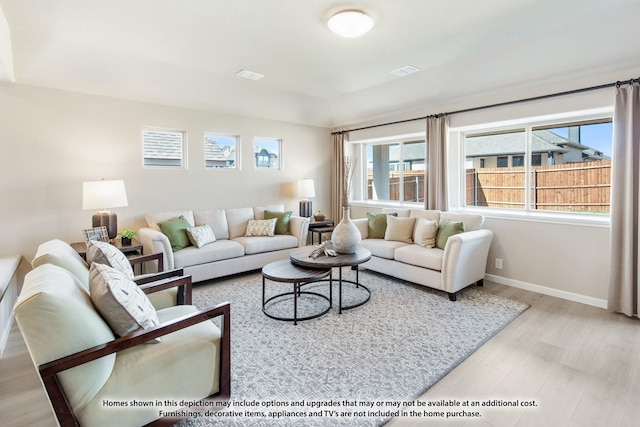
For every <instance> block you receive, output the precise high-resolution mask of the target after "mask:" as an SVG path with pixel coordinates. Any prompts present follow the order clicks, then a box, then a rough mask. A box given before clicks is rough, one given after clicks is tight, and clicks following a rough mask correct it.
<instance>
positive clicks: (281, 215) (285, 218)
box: [264, 210, 293, 234]
mask: <svg viewBox="0 0 640 427" xmlns="http://www.w3.org/2000/svg"><path fill="white" fill-rule="evenodd" d="M292 213H293V212H292V211H287V212H274V211H269V210H265V211H264V219H273V218H276V219H277V220H278V221H276V234H289V219H291V214H292Z"/></svg>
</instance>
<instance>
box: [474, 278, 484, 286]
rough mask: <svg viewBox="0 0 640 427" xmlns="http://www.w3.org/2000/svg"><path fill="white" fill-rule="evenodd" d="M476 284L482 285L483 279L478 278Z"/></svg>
mask: <svg viewBox="0 0 640 427" xmlns="http://www.w3.org/2000/svg"><path fill="white" fill-rule="evenodd" d="M476 285H478V286H484V279H480V280H478V281H477V282H476Z"/></svg>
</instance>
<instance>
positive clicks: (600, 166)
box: [466, 160, 611, 213]
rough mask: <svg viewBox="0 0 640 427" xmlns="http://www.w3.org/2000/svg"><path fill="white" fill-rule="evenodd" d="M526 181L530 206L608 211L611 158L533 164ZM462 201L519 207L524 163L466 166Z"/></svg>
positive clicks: (470, 204)
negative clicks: (555, 163)
mask: <svg viewBox="0 0 640 427" xmlns="http://www.w3.org/2000/svg"><path fill="white" fill-rule="evenodd" d="M529 185H530V188H531V193H530V194H531V201H530V203H531V207H532V208H533V209H538V210H554V211H571V212H600V213H602V212H609V200H610V190H611V161H610V160H606V161H599V162H584V163H566V164H561V165H550V166H534V167H532V170H531V177H530V182H529ZM466 202H467V203H466V204H467V206H489V207H499V208H515V209H523V208H524V206H525V171H524V167H514V168H482V169H467V171H466Z"/></svg>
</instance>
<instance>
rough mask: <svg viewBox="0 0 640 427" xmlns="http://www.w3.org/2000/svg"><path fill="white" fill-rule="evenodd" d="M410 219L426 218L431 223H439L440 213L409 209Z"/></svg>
mask: <svg viewBox="0 0 640 427" xmlns="http://www.w3.org/2000/svg"><path fill="white" fill-rule="evenodd" d="M409 217H410V218H416V220H417V219H418V218H426V219H428V220H431V221H436V222H438V221H440V211H438V210H425V209H411V213H410V214H409Z"/></svg>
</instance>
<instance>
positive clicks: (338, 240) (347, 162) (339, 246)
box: [331, 156, 362, 254]
mask: <svg viewBox="0 0 640 427" xmlns="http://www.w3.org/2000/svg"><path fill="white" fill-rule="evenodd" d="M356 162H357V159H356V158H355V157H352V156H345V157H344V162H343V163H342V220H340V222H339V223H338V225H336V228H335V229H334V230H333V233H332V234H331V242H332V243H333V248H334V249H335V250H336V252H339V253H343V254H352V253H355V252H356V251H357V250H358V246H359V245H360V240H361V239H362V237H361V236H360V231H359V230H358V227H356V225H355V224H354V223H353V222H352V221H351V208H350V206H349V194H350V193H351V185H352V183H353V173H354V171H355V168H356Z"/></svg>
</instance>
